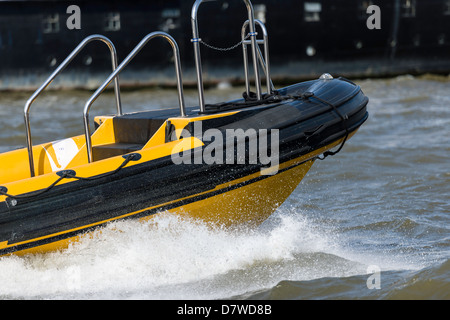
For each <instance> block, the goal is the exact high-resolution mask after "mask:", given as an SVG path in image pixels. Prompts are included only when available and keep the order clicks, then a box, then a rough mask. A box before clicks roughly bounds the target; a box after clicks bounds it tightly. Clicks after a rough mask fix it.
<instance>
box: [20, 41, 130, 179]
mask: <svg viewBox="0 0 450 320" xmlns="http://www.w3.org/2000/svg"><path fill="white" fill-rule="evenodd" d="M92 41H101V42H103V43H105V44H106V45H107V46H108V48H109V50H110V52H111V61H112V69H113V71H114V70H115V69H116V68H117V65H118V60H117V51H116V48H115V47H114V45H113V43H112V42H111V40H109V39H108V38H107V37H105V36H102V35H98V34H94V35H91V36H89V37H87V38H85V39H84V40H83V41H81V43H80V44H79V45H78V46H77V47H76V48H75V49H74V50H73V51H72V52H71V53H70V54H69V55H68V56H67V58H66V59H65V60H64V61H63V62H62V63H61V64H60V65H59V66H58V68H56V70H55V71H54V72H53V73H52V74H51V75H50V76H49V77H48V78H47V80H46V81H45V82H44V83H43V84H42V85H41V86H40V87H39V88H38V89H37V90H36V91H35V92H34V93H33V95H32V96H31V97H30V98H29V99H28V101H27V102H26V104H25V108H24V119H25V131H26V137H27V148H28V158H29V163H30V174H31V177H34V176H35V170H34V158H33V142H32V140H31V127H30V108H31V105H32V103H33V102H34V101H35V100H36V98H37V97H38V96H39V95H40V94H41V93H42V91H44V90H45V89H46V88H47V87H48V86H49V85H50V83H52V81H53V80H54V79H55V78H56V77H57V76H58V75H59V74H60V73H61V72H62V71H63V70H64V69H65V68H66V67H67V65H68V64H69V63H70V62H71V61H72V60H73V59H74V58H75V56H76V55H77V54H78V53H80V51H81V50H83V48H84V47H85V46H86V45H87V44H88V43H90V42H92ZM114 90H115V95H116V104H117V114H118V115H121V114H122V104H121V101H120V88H119V78H117V77H116V78H115V79H114Z"/></svg>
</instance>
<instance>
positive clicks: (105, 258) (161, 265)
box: [0, 210, 367, 299]
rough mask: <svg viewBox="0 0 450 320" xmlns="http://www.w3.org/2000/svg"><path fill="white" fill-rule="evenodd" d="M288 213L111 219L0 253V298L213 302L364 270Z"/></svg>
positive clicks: (333, 239) (332, 240) (328, 237)
mask: <svg viewBox="0 0 450 320" xmlns="http://www.w3.org/2000/svg"><path fill="white" fill-rule="evenodd" d="M286 211H289V210H284V212H282V213H281V214H276V215H274V217H272V218H271V219H270V220H269V221H268V222H267V223H265V224H264V225H263V226H262V227H261V228H259V229H240V230H230V229H225V228H220V227H211V226H209V225H206V224H205V223H202V222H199V221H195V220H190V219H187V218H181V217H180V216H177V215H173V214H161V215H159V216H157V217H155V218H154V219H151V220H150V221H148V222H139V221H132V220H129V221H121V222H116V223H111V224H109V225H108V226H107V227H105V228H102V229H101V230H98V231H96V232H95V233H93V234H91V235H86V236H84V237H83V238H82V239H81V240H80V241H79V242H77V243H74V244H72V245H71V246H70V247H69V248H68V249H66V250H63V251H60V252H54V253H48V254H37V255H29V256H26V257H15V256H9V257H3V258H0V283H2V285H1V287H0V298H7V299H16V298H25V299H36V298H37V299H86V298H97V299H103V298H105V299H116V298H118V299H126V298H136V299H141V298H145V299H216V298H227V297H232V296H235V295H240V294H245V293H246V292H256V291H258V290H262V289H264V288H269V287H273V286H276V285H277V283H279V282H280V281H284V280H310V279H317V278H321V277H345V276H351V275H355V274H364V273H365V271H366V267H367V266H366V265H364V264H363V263H360V262H356V261H353V260H349V259H347V258H346V253H345V252H344V251H343V250H342V248H340V247H339V237H338V236H336V234H333V232H329V230H328V231H326V232H325V231H324V230H320V228H318V227H317V226H314V224H311V223H310V222H309V221H308V220H307V219H306V218H304V217H303V216H302V215H301V214H294V213H292V212H286Z"/></svg>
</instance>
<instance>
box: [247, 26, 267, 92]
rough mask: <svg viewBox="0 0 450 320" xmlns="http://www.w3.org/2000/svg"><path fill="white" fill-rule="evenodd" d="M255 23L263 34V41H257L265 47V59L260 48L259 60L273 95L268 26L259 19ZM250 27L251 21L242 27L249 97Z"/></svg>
mask: <svg viewBox="0 0 450 320" xmlns="http://www.w3.org/2000/svg"><path fill="white" fill-rule="evenodd" d="M255 22H256V23H257V24H258V25H259V27H260V28H261V30H262V33H263V40H256V42H257V43H258V44H263V45H264V57H263V55H262V53H261V50H260V49H259V46H258V48H257V49H258V58H259V62H260V64H261V66H262V68H263V71H264V73H265V75H266V84H267V93H269V94H271V93H273V91H274V90H275V87H274V85H273V83H272V79H271V77H270V63H269V35H268V33H267V29H266V26H265V25H264V23H263V22H262V21H260V20H258V19H255ZM248 25H249V21H248V20H247V21H245V22H244V25H243V26H242V32H241V37H242V52H243V55H244V72H245V88H246V91H247V96H249V95H250V80H249V71H248V54H247V45H249V44H251V42H250V41H248V40H245V37H246V33H245V32H246V30H247V27H248Z"/></svg>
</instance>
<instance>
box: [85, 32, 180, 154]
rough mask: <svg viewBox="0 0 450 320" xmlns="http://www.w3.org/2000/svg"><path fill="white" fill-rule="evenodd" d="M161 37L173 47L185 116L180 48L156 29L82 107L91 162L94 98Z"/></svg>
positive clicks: (178, 86) (168, 36) (167, 35)
mask: <svg viewBox="0 0 450 320" xmlns="http://www.w3.org/2000/svg"><path fill="white" fill-rule="evenodd" d="M155 37H162V38H164V39H166V40H167V41H168V42H169V43H170V45H171V46H172V49H173V55H174V58H175V59H174V60H175V61H174V62H175V72H176V76H177V88H178V102H179V104H180V114H181V116H182V117H184V116H186V108H185V103H184V94H183V80H182V75H181V62H180V50H179V48H178V44H177V43H176V41H175V40H174V39H173V38H172V37H171V36H170V35H169V34H167V33H165V32H161V31H156V32H152V33H149V34H148V35H147V36H145V37H144V38H143V39H142V40H141V42H139V44H138V45H137V46H136V47H135V48H134V49H133V51H131V53H130V54H129V55H128V56H127V57H126V58H125V59H124V60H123V62H122V63H121V64H120V65H119V66H118V67H117V68H116V69H115V70H114V72H113V73H111V74H110V75H109V77H108V79H106V80H105V82H104V83H103V84H102V85H101V86H100V87H99V88H98V89H97V91H95V93H94V94H93V95H92V96H91V98H90V99H89V100H88V101H87V102H86V104H85V107H84V114H83V115H84V130H85V136H86V148H87V154H88V161H89V163H91V162H92V161H93V156H92V140H91V129H90V127H89V111H90V109H91V106H92V104H93V103H94V101H95V100H97V98H98V97H99V96H100V94H101V93H102V92H103V91H104V90H105V89H106V87H108V85H109V84H110V83H111V81H112V80H113V79H114V78H116V77H117V75H118V74H119V73H120V72H122V70H123V69H124V68H125V67H126V66H127V65H128V63H129V62H130V61H131V60H132V59H133V58H134V57H135V56H136V55H137V54H138V53H139V51H141V49H142V48H143V47H144V46H145V45H146V44H147V43H148V42H149V41H150V40H151V39H153V38H155Z"/></svg>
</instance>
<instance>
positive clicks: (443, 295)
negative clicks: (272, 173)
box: [0, 76, 450, 300]
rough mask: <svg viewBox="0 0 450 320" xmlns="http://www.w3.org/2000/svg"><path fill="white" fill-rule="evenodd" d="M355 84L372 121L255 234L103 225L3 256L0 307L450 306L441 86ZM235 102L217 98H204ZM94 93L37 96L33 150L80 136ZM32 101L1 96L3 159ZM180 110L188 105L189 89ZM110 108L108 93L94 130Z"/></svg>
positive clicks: (149, 93) (191, 226) (129, 98)
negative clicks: (195, 303) (67, 240)
mask: <svg viewBox="0 0 450 320" xmlns="http://www.w3.org/2000/svg"><path fill="white" fill-rule="evenodd" d="M355 81H356V82H357V83H358V84H359V85H360V86H361V87H362V88H363V91H364V92H365V94H366V95H367V96H368V97H369V98H370V102H369V113H370V116H369V119H368V121H367V122H366V123H365V124H364V125H363V126H362V127H361V129H360V130H359V132H358V133H357V134H356V135H355V136H354V137H353V138H352V139H351V140H350V141H348V142H347V144H346V145H345V146H344V148H343V150H342V151H341V152H340V153H339V154H338V155H336V156H334V157H328V158H327V159H326V160H324V161H316V163H315V164H314V165H313V167H312V169H311V170H310V172H309V173H308V175H307V176H306V177H305V179H304V180H303V181H302V182H301V184H300V185H299V186H298V188H297V189H296V190H295V191H294V193H293V194H292V195H291V196H290V198H289V199H288V200H287V201H286V202H285V203H284V204H283V205H282V206H281V207H280V208H279V210H277V211H276V212H275V213H274V214H273V216H271V217H270V218H269V219H268V220H267V221H266V222H265V223H263V225H261V226H260V227H259V228H256V229H240V230H227V229H223V228H220V227H217V228H211V227H209V226H207V225H205V224H204V223H202V222H200V221H194V220H187V219H181V218H180V217H178V216H177V215H173V214H172V215H171V214H164V213H162V214H160V215H159V216H157V217H155V218H154V219H152V220H150V221H149V222H145V223H142V222H137V221H125V222H117V223H111V224H110V225H108V226H107V227H105V228H103V229H101V230H100V231H98V232H95V233H94V234H93V235H91V236H85V237H84V238H82V240H81V241H80V242H78V243H74V244H72V245H71V246H70V247H69V248H68V249H66V250H62V251H59V252H53V253H48V254H36V255H28V256H25V257H17V256H7V257H1V258H0V299H170V300H172V299H189V300H191V299H194V300H197V299H198V300H205V299H237V300H243V299H256V300H270V299H294V300H299V299H450V78H447V77H435V76H421V77H412V76H401V77H397V78H392V79H383V80H355ZM241 92H242V88H230V87H228V86H226V85H225V86H222V89H211V90H209V91H208V92H207V93H206V99H207V102H208V103H210V102H211V103H212V102H219V101H226V100H228V99H234V98H236V97H238V96H240V95H241ZM91 93H92V92H87V91H63V92H61V91H59V92H57V91H50V92H46V93H45V94H44V95H43V96H41V97H39V98H38V100H37V101H36V103H35V104H34V105H33V107H32V111H31V126H32V134H33V139H34V140H33V143H42V142H46V141H53V140H58V139H62V138H65V137H69V136H71V135H75V134H82V133H83V119H82V110H83V105H84V103H85V101H86V100H87V99H88V98H89V96H90V94H91ZM29 95H30V93H17V92H9V93H0V128H1V130H0V152H4V151H7V150H11V149H14V148H18V147H21V146H22V147H23V146H24V145H25V133H24V125H23V115H22V112H23V106H24V104H25V102H26V100H27V99H28V97H29ZM122 98H123V104H124V110H125V111H126V112H131V111H137V110H145V109H158V108H165V107H172V106H176V105H177V96H176V92H175V91H173V90H170V89H161V90H157V89H148V90H136V91H124V92H122ZM186 102H187V105H188V106H193V105H196V104H197V97H196V93H195V90H186ZM114 108H115V106H114V97H113V95H112V94H111V93H106V94H105V95H104V96H102V97H101V98H100V99H99V100H98V101H97V102H96V103H95V104H94V106H93V107H92V117H93V116H94V115H96V114H104V113H113V112H114ZM0 165H1V164H0Z"/></svg>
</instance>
